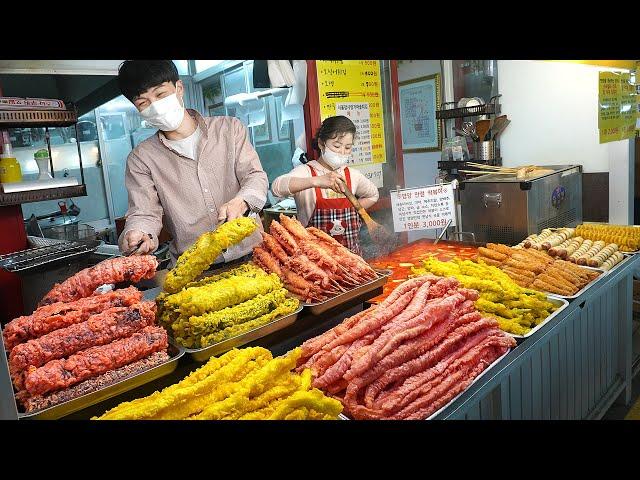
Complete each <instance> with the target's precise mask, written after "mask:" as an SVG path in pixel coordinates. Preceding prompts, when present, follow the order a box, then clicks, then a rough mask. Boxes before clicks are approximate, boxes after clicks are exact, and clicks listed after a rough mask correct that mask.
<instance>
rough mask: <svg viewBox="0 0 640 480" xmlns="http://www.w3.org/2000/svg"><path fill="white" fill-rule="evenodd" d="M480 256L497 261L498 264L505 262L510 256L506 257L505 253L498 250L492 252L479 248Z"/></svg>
mask: <svg viewBox="0 0 640 480" xmlns="http://www.w3.org/2000/svg"><path fill="white" fill-rule="evenodd" d="M478 254H479V255H482V256H483V257H487V258H490V259H492V260H497V261H498V262H504V261H505V260H506V259H507V258H508V255H505V254H504V253H500V252H498V251H496V250H491V249H489V248H484V247H479V248H478Z"/></svg>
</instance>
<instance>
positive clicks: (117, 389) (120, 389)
mask: <svg viewBox="0 0 640 480" xmlns="http://www.w3.org/2000/svg"><path fill="white" fill-rule="evenodd" d="M167 353H168V354H169V359H168V360H167V361H165V362H163V363H161V364H160V365H156V366H155V367H153V368H150V369H149V370H146V371H144V372H140V373H138V374H136V375H133V376H131V377H128V378H125V379H123V380H120V381H119V382H116V383H113V384H111V385H109V386H107V387H104V388H101V389H100V390H97V391H95V392H91V393H87V394H86V395H83V396H81V397H77V398H74V399H72V400H68V401H66V402H63V403H59V404H57V405H53V406H51V407H48V408H44V409H42V410H37V411H34V412H30V413H18V419H26V418H28V419H38V420H57V419H59V418H61V417H64V416H66V415H70V414H72V413H75V412H77V411H79V410H82V409H85V408H87V407H90V406H92V405H95V404H97V403H100V402H102V401H104V400H107V399H109V398H111V397H115V396H116V395H119V394H121V393H124V392H127V391H129V390H133V389H134V388H136V387H139V386H141V385H144V384H145V383H149V382H151V381H153V380H156V379H158V378H160V377H164V376H165V375H169V374H170V373H172V372H173V371H174V370H175V369H176V367H177V366H178V360H179V359H180V357H182V356H183V355H184V349H183V348H182V347H181V346H179V345H175V344H174V343H172V341H171V340H169V348H168V350H167ZM18 412H20V409H18Z"/></svg>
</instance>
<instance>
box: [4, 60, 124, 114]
mask: <svg viewBox="0 0 640 480" xmlns="http://www.w3.org/2000/svg"><path fill="white" fill-rule="evenodd" d="M121 62H122V60H0V87H1V88H2V93H3V95H4V96H6V97H37V98H56V99H61V100H64V101H65V102H73V103H74V104H75V105H76V107H77V109H78V114H79V115H83V114H85V113H87V112H89V111H90V110H93V109H94V108H96V107H98V106H100V105H102V104H104V103H106V102H108V101H109V100H111V99H113V98H115V97H117V96H118V95H120V89H119V88H118V84H117V77H116V75H117V73H118V66H119V65H120V63H121Z"/></svg>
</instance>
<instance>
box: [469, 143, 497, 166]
mask: <svg viewBox="0 0 640 480" xmlns="http://www.w3.org/2000/svg"><path fill="white" fill-rule="evenodd" d="M473 154H474V157H475V159H476V160H482V161H486V162H491V161H492V160H495V158H496V142H494V141H493V140H488V141H486V142H473Z"/></svg>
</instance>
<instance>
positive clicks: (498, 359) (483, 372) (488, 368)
mask: <svg viewBox="0 0 640 480" xmlns="http://www.w3.org/2000/svg"><path fill="white" fill-rule="evenodd" d="M509 352H511V349H509V350H507V351H506V352H505V353H504V354H503V355H502V356H500V357H498V358H496V359H495V361H494V362H493V363H492V364H491V365H489V366H488V367H487V368H485V369H484V370H483V371H482V372H481V373H480V375H478V376H477V377H476V378H474V379H473V381H472V382H471V383H470V384H469V385H468V386H467V388H465V389H464V390H463V391H461V392H460V393H459V394H458V395H456V396H455V397H453V398H452V399H451V400H450V401H449V403H447V404H446V405H444V406H443V407H442V408H440V409H439V410H437V411H435V412H433V413H432V414H431V415H429V416H428V417H427V418H426V419H427V420H433V419H435V418H436V417H437V416H438V415H440V414H441V413H442V412H443V411H444V410H445V409H446V408H449V406H450V405H451V404H453V402H455V401H456V400H457V399H458V398H460V395H462V394H463V393H464V392H466V391H467V390H468V389H469V388H471V386H472V385H473V384H474V383H476V382H477V381H478V380H480V379H481V378H482V377H483V376H484V375H485V374H486V373H487V372H488V371H489V370H491V369H492V368H493V367H495V366H496V364H497V363H498V362H500V361H501V360H502V359H503V358H504V357H506V356H507V355H509Z"/></svg>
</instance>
